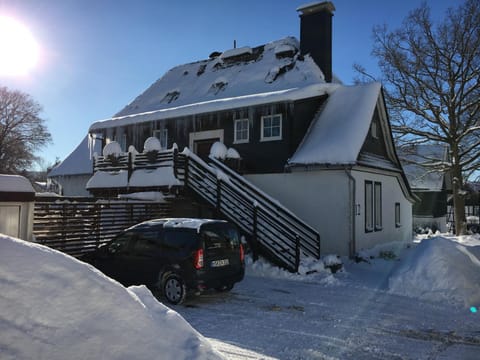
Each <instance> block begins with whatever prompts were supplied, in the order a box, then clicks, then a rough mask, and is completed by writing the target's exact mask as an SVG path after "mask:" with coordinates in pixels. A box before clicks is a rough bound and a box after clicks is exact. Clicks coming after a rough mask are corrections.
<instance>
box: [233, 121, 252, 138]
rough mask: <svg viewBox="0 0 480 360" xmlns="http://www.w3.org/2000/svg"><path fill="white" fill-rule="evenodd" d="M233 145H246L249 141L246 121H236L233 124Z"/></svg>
mask: <svg viewBox="0 0 480 360" xmlns="http://www.w3.org/2000/svg"><path fill="white" fill-rule="evenodd" d="M234 128H235V130H234V137H233V138H234V140H233V142H234V144H240V143H247V142H248V140H249V124H248V119H237V120H235V122H234Z"/></svg>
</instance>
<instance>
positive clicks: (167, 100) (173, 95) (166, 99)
mask: <svg viewBox="0 0 480 360" xmlns="http://www.w3.org/2000/svg"><path fill="white" fill-rule="evenodd" d="M179 96H180V92H179V91H177V90H174V91H170V92H169V93H167V95H165V97H164V98H163V99H162V101H160V102H162V103H165V104H170V103H171V102H172V101H175V100H177V99H178V97H179Z"/></svg>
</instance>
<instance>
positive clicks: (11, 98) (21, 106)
mask: <svg viewBox="0 0 480 360" xmlns="http://www.w3.org/2000/svg"><path fill="white" fill-rule="evenodd" d="M41 111H42V108H41V106H40V105H39V104H38V103H37V102H35V101H34V100H33V99H32V98H31V97H30V95H28V94H25V93H23V92H20V91H16V90H9V89H8V88H6V87H0V172H2V173H7V174H17V173H20V172H21V171H23V170H25V169H28V168H29V167H30V166H31V165H32V164H33V162H34V161H35V160H37V158H38V157H37V156H35V152H36V151H37V150H39V149H40V148H42V147H43V146H45V145H46V144H48V143H49V142H50V141H51V135H50V133H49V132H48V130H47V128H46V126H45V124H44V123H45V120H43V119H42V118H41V117H40V116H39V114H40V112H41Z"/></svg>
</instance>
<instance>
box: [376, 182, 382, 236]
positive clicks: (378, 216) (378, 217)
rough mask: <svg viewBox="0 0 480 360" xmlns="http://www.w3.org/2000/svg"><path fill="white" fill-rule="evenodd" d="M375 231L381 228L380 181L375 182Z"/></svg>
mask: <svg viewBox="0 0 480 360" xmlns="http://www.w3.org/2000/svg"><path fill="white" fill-rule="evenodd" d="M374 196H375V208H374V212H375V231H378V230H382V183H379V182H375V194H374Z"/></svg>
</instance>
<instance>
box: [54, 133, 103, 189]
mask: <svg viewBox="0 0 480 360" xmlns="http://www.w3.org/2000/svg"><path fill="white" fill-rule="evenodd" d="M88 140H89V139H88V135H86V136H85V138H83V140H82V142H81V143H80V144H78V146H77V147H76V148H75V150H73V151H72V152H71V153H70V155H68V156H67V157H66V158H65V159H64V160H63V161H62V162H61V163H59V164H58V165H56V166H55V167H54V168H53V169H52V170H50V171H49V172H48V174H47V180H48V183H49V184H50V187H54V188H57V189H58V192H59V194H60V195H64V196H91V194H90V193H89V192H88V191H87V190H86V188H85V186H86V184H87V181H88V180H89V179H90V177H91V176H92V173H93V159H92V156H93V154H94V153H95V152H96V153H100V152H101V150H102V148H101V143H100V142H99V141H97V142H96V143H95V145H94V148H90V147H89V145H91V144H92V142H89V141H88Z"/></svg>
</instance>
